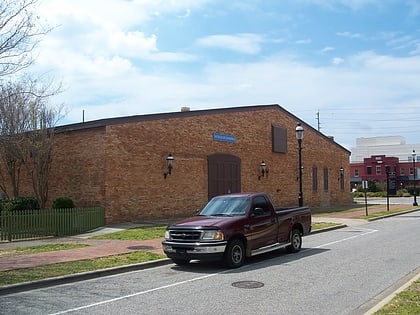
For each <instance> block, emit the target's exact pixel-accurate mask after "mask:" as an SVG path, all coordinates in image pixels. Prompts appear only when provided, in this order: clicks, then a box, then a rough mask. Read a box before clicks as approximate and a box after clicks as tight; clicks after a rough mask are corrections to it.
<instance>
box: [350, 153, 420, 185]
mask: <svg viewBox="0 0 420 315" xmlns="http://www.w3.org/2000/svg"><path fill="white" fill-rule="evenodd" d="M414 158H415V159H416V160H415V161H414V162H415V163H414V164H413V157H411V159H410V158H409V161H401V162H400V161H399V159H398V158H397V157H387V156H385V155H372V156H371V157H369V158H364V161H363V163H351V164H350V174H351V175H350V176H351V187H352V189H355V188H356V187H357V185H358V184H360V183H361V182H362V181H376V182H378V183H382V184H383V185H384V187H386V183H387V180H389V178H391V179H392V180H393V181H394V183H393V184H394V185H395V189H396V190H399V189H403V188H411V187H413V186H414V185H413V183H414V180H416V186H418V183H419V172H420V168H419V166H420V159H419V156H417V155H416V156H415V157H414ZM415 169H416V170H415ZM414 170H415V171H414ZM414 174H415V175H414Z"/></svg>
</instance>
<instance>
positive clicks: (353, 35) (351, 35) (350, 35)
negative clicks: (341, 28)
mask: <svg viewBox="0 0 420 315" xmlns="http://www.w3.org/2000/svg"><path fill="white" fill-rule="evenodd" d="M336 34H337V35H338V36H341V37H346V38H351V39H354V38H363V37H364V36H363V35H362V34H360V33H351V32H338V33H336Z"/></svg>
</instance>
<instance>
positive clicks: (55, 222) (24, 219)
mask: <svg viewBox="0 0 420 315" xmlns="http://www.w3.org/2000/svg"><path fill="white" fill-rule="evenodd" d="M104 225H105V209H104V208H68V209H47V210H39V209H35V210H19V211H4V210H3V211H1V212H0V241H9V242H10V241H13V240H22V239H30V238H39V237H49V236H70V235H75V234H79V233H84V232H87V231H90V230H92V229H95V228H98V227H101V226H104Z"/></svg>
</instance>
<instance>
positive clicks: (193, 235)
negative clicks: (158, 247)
mask: <svg viewBox="0 0 420 315" xmlns="http://www.w3.org/2000/svg"><path fill="white" fill-rule="evenodd" d="M201 233H202V231H197V230H194V231H188V230H171V231H169V234H170V236H171V239H172V240H174V241H198V240H200V238H201Z"/></svg>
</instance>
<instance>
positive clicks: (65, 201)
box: [52, 197, 74, 209]
mask: <svg viewBox="0 0 420 315" xmlns="http://www.w3.org/2000/svg"><path fill="white" fill-rule="evenodd" d="M52 207H53V209H67V208H74V202H73V199H71V198H70V197H58V198H57V199H55V200H54V202H53V205H52Z"/></svg>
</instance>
